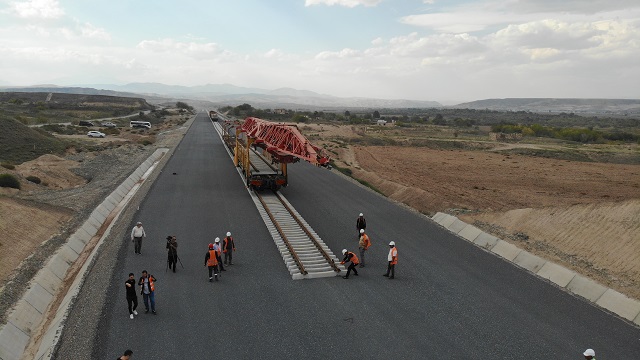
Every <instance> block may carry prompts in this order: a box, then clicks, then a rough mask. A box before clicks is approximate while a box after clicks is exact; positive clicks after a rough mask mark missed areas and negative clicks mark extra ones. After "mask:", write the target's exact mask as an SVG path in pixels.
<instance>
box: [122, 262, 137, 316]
mask: <svg viewBox="0 0 640 360" xmlns="http://www.w3.org/2000/svg"><path fill="white" fill-rule="evenodd" d="M124 286H125V288H126V289H127V304H128V305H129V319H131V320H133V315H138V312H137V311H136V309H137V308H138V293H136V278H135V277H134V275H133V273H129V279H127V281H125V282H124Z"/></svg>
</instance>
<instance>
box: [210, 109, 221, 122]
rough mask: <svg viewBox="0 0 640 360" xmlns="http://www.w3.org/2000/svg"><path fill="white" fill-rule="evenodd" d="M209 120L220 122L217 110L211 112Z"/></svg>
mask: <svg viewBox="0 0 640 360" xmlns="http://www.w3.org/2000/svg"><path fill="white" fill-rule="evenodd" d="M209 119H211V121H218V120H220V117H219V116H218V112H217V111H215V110H209Z"/></svg>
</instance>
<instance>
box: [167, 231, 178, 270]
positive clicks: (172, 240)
mask: <svg viewBox="0 0 640 360" xmlns="http://www.w3.org/2000/svg"><path fill="white" fill-rule="evenodd" d="M167 262H168V263H169V269H171V266H173V272H176V265H178V241H177V240H176V237H175V236H167Z"/></svg>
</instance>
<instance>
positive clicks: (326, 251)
mask: <svg viewBox="0 0 640 360" xmlns="http://www.w3.org/2000/svg"><path fill="white" fill-rule="evenodd" d="M213 126H214V128H215V129H216V131H217V132H218V135H219V136H222V128H221V126H220V124H218V123H215V122H214V123H213ZM225 149H227V152H228V153H229V155H230V156H231V157H233V154H232V153H231V152H230V151H229V149H228V148H227V147H225ZM251 160H252V162H255V165H252V167H254V169H256V170H258V169H263V168H264V170H263V171H265V170H266V171H268V170H269V168H270V165H269V164H268V163H267V162H266V160H265V159H264V158H263V157H261V156H260V155H259V154H257V153H255V154H252V155H251ZM260 161H262V162H263V163H262V164H261V163H260ZM258 171H259V170H258ZM238 173H239V174H240V176H243V177H244V174H243V172H242V171H238ZM247 190H248V191H249V194H250V195H251V198H252V200H253V202H254V204H255V205H256V207H257V209H258V212H259V213H260V216H261V217H262V220H263V221H264V223H265V225H266V226H267V230H269V233H270V234H271V237H272V239H273V241H274V243H275V244H276V246H277V248H278V250H279V251H280V254H281V255H282V259H283V260H284V263H285V265H286V267H287V269H288V270H289V273H290V274H291V277H292V278H293V279H294V280H298V279H312V278H322V277H333V276H336V275H338V274H340V272H341V271H342V270H344V267H343V266H342V265H340V260H339V259H338V258H337V257H336V256H335V255H334V254H333V252H332V251H331V249H330V248H329V247H328V246H327V245H326V244H325V243H324V242H323V241H322V239H321V238H320V236H318V234H316V232H315V231H314V230H313V229H312V228H311V226H309V224H307V222H306V221H305V220H304V219H303V218H302V216H300V214H299V213H298V212H297V211H296V210H295V209H294V208H293V206H292V205H291V204H290V203H289V202H288V201H287V199H286V198H285V197H284V196H282V194H281V193H280V192H279V191H276V192H273V191H264V192H256V191H252V190H250V189H247Z"/></svg>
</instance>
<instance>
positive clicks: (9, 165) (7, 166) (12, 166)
mask: <svg viewBox="0 0 640 360" xmlns="http://www.w3.org/2000/svg"><path fill="white" fill-rule="evenodd" d="M0 166H2V167H3V168H5V169H9V170H13V169H15V168H16V166H15V165H13V164H12V163H2V164H0Z"/></svg>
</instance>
